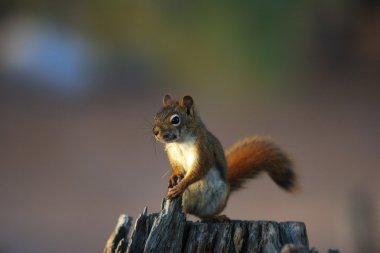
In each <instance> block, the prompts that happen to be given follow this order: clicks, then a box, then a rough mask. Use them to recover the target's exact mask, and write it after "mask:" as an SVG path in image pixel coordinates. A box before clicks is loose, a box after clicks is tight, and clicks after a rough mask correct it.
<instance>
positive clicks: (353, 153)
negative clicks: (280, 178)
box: [0, 0, 380, 253]
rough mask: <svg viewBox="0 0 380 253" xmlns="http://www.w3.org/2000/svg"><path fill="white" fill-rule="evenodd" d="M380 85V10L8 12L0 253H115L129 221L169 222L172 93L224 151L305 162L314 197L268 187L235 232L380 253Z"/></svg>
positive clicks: (231, 208)
mask: <svg viewBox="0 0 380 253" xmlns="http://www.w3.org/2000/svg"><path fill="white" fill-rule="evenodd" d="M379 84H380V1H379V0H348V1H347V0H346V1H343V0H337V1H327V0H322V1H300V0H299V1H283V2H278V1H242V2H230V1H218V2H217V3H205V2H199V3H198V2H191V3H190V2H189V3H184V2H181V3H179V2H174V1H172V2H171V1H169V2H167V1H164V2H156V1H152V2H149V1H148V2H146V1H140V2H137V1H136V2H135V1H107V2H105V1H98V0H93V1H47V0H34V1H29V0H2V1H1V2H0V199H1V201H0V252H2V253H3V252H4V253H14V252H26V253H34V252H56V253H64V252H101V251H102V249H103V247H104V245H105V242H106V239H107V238H108V236H109V233H110V232H111V231H112V229H113V227H114V226H115V224H116V221H117V218H118V215H119V214H121V213H127V214H129V215H132V216H133V217H134V218H137V216H138V214H139V213H140V212H141V211H142V210H143V208H144V207H145V206H148V208H149V211H150V212H155V211H158V210H159V207H160V203H161V199H162V198H163V197H164V196H165V191H166V186H167V178H168V174H169V172H168V171H169V170H170V167H169V164H168V162H167V158H166V156H165V153H164V151H163V148H162V145H160V144H159V143H157V144H155V142H154V140H153V138H152V134H151V131H150V128H151V122H152V118H153V116H154V114H155V113H156V112H157V111H158V110H159V109H160V107H161V100H162V96H163V95H164V94H165V93H171V94H172V95H173V96H174V97H177V98H180V97H182V96H183V95H186V94H190V95H192V96H193V98H194V100H195V104H196V106H197V107H198V110H199V111H200V114H201V117H202V118H203V120H204V122H205V123H206V125H207V126H208V128H209V129H210V130H211V131H212V132H213V133H214V134H215V135H216V136H218V137H219V139H220V141H221V142H222V144H223V145H224V147H225V148H228V147H229V146H231V145H232V144H233V143H234V142H235V141H237V140H239V139H241V138H244V137H245V136H249V135H256V134H257V135H266V136H271V137H272V138H273V139H274V140H275V141H276V142H277V143H278V144H279V145H280V146H281V147H283V148H284V149H285V150H286V151H287V152H288V153H289V154H290V155H291V157H292V158H293V159H294V161H295V163H296V165H297V171H298V173H299V176H300V179H301V185H302V192H301V193H299V194H296V195H290V194H287V193H285V192H283V191H281V190H280V189H279V188H278V187H277V186H276V185H275V184H274V183H273V182H271V180H270V179H269V178H268V176H266V175H262V176H260V177H259V178H258V179H256V180H252V181H250V182H249V183H248V184H247V185H246V188H245V189H244V190H241V191H240V192H237V193H234V194H232V196H231V198H230V201H229V203H228V207H227V208H226V210H225V214H226V215H228V216H229V217H230V218H232V219H251V220H257V219H267V220H281V221H286V220H299V221H304V222H305V223H306V225H307V229H308V235H309V240H310V242H309V243H310V245H311V246H315V247H317V248H318V249H319V250H320V252H325V251H326V250H327V249H328V248H339V249H340V250H341V251H342V252H346V253H353V252H367V253H371V252H380V243H379V239H380V238H379V236H378V235H379V234H380V186H379V179H380V170H379V164H380V154H379V147H378V143H379V142H380V131H379V129H380V113H379V108H380V94H379V92H380V87H379Z"/></svg>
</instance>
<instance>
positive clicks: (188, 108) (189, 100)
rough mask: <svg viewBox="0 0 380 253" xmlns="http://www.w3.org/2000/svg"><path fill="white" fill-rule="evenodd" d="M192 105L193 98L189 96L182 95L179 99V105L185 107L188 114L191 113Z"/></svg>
mask: <svg viewBox="0 0 380 253" xmlns="http://www.w3.org/2000/svg"><path fill="white" fill-rule="evenodd" d="M193 105H194V100H193V98H192V97H191V96H184V97H183V98H182V100H181V106H183V107H186V112H187V114H188V115H190V114H191V113H192V111H193V110H192V107H193Z"/></svg>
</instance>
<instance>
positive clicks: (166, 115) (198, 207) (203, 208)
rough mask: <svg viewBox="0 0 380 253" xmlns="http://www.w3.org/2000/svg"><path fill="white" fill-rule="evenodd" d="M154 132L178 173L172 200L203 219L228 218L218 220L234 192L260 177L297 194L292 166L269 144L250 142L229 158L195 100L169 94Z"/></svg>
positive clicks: (174, 176)
mask: <svg viewBox="0 0 380 253" xmlns="http://www.w3.org/2000/svg"><path fill="white" fill-rule="evenodd" d="M152 131H153V134H154V136H155V138H156V140H158V141H160V142H162V143H164V144H165V150H166V153H167V156H168V159H169V163H170V165H171V166H172V168H173V172H172V174H171V176H170V178H169V185H168V188H169V190H168V194H167V198H168V199H172V198H175V197H177V196H180V195H182V208H183V211H184V212H185V213H189V214H192V215H195V216H197V217H199V218H201V219H202V220H210V219H218V217H224V216H222V215H221V216H218V215H219V214H220V213H221V212H222V211H223V209H224V208H225V207H226V204H227V200H228V198H229V195H230V193H231V192H234V191H236V190H238V189H240V188H242V185H243V183H244V182H245V181H246V180H247V179H250V178H254V177H255V176H257V175H258V174H259V173H260V172H267V173H268V174H269V176H270V177H271V178H272V179H273V181H274V182H275V183H276V184H277V185H278V186H280V187H281V188H283V189H284V190H286V191H289V192H292V191H294V190H295V189H296V186H297V177H296V174H295V172H294V169H293V163H292V161H291V160H290V159H289V158H288V156H287V155H286V154H285V153H284V152H283V151H282V150H281V149H280V148H279V147H277V146H276V145H275V144H274V143H273V142H272V141H271V140H270V139H268V138H264V137H257V136H254V137H248V138H246V139H244V140H242V141H240V142H238V143H236V144H235V145H233V146H232V147H231V148H230V149H229V150H228V151H227V152H226V153H225V152H224V150H223V147H222V145H221V143H220V142H219V140H218V139H217V138H216V137H215V136H214V135H213V134H212V133H211V132H209V131H208V130H207V128H206V126H205V125H204V124H203V122H202V120H201V118H200V117H199V115H198V112H197V110H196V109H195V108H194V100H193V98H192V97H191V96H184V97H183V98H182V99H181V100H180V101H177V100H174V99H172V98H171V96H170V95H168V94H167V95H165V96H164V98H163V107H162V109H161V110H160V111H159V112H158V113H157V114H156V116H155V117H154V125H153V129H152ZM178 181H179V182H178ZM227 219H228V218H227Z"/></svg>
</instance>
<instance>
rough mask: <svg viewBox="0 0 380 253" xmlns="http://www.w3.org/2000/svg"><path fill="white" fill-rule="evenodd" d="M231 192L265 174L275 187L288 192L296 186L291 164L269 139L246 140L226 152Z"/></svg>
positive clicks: (251, 138)
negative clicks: (261, 173)
mask: <svg viewBox="0 0 380 253" xmlns="http://www.w3.org/2000/svg"><path fill="white" fill-rule="evenodd" d="M226 156H227V163H228V172H229V175H228V181H229V183H230V186H231V191H236V190H238V189H240V188H241V187H242V184H243V183H244V181H245V180H246V179H249V178H254V177H255V176H257V174H259V173H260V172H268V173H269V176H270V177H271V178H272V179H273V181H274V182H276V184H277V185H279V186H280V187H282V188H283V189H285V190H287V191H292V190H294V189H295V186H296V175H295V173H294V171H293V165H292V162H291V160H290V159H289V158H288V157H287V156H286V155H285V154H284V153H283V152H282V151H281V150H280V148H278V147H277V146H276V145H275V144H274V143H273V142H272V141H271V140H270V139H268V138H263V137H249V138H247V139H245V140H243V141H240V142H238V143H236V144H235V145H234V146H233V147H232V148H231V149H229V150H228V151H227V152H226Z"/></svg>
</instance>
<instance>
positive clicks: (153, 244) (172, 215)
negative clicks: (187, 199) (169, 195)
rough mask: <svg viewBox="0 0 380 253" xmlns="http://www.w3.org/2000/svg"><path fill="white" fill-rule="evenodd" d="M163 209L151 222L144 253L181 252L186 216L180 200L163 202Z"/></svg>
mask: <svg viewBox="0 0 380 253" xmlns="http://www.w3.org/2000/svg"><path fill="white" fill-rule="evenodd" d="M163 206H164V208H163V209H162V210H161V212H160V213H159V215H158V217H157V218H156V219H155V221H154V222H153V226H152V229H151V231H150V233H149V236H148V239H147V241H146V243H145V248H144V253H151V252H181V250H182V241H183V234H184V230H185V225H186V216H185V214H184V213H183V212H182V200H181V198H177V199H174V200H172V201H170V200H164V205H163Z"/></svg>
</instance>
